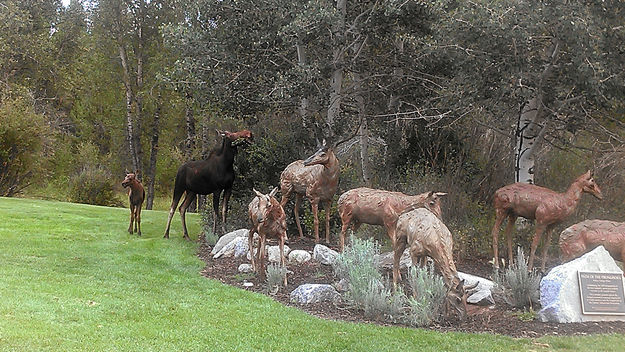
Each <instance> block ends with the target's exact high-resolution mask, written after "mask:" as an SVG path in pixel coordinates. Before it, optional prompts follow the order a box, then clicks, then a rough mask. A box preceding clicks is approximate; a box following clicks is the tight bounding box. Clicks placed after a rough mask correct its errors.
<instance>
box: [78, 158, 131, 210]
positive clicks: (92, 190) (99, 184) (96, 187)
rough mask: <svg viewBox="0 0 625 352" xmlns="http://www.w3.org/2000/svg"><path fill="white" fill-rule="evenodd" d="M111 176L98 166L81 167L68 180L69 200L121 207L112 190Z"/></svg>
mask: <svg viewBox="0 0 625 352" xmlns="http://www.w3.org/2000/svg"><path fill="white" fill-rule="evenodd" d="M113 182H114V181H113V178H112V177H111V174H110V173H109V172H108V171H106V170H105V169H104V168H102V167H100V166H87V167H83V168H82V169H81V170H80V172H78V173H77V174H75V175H72V176H71V177H70V180H69V199H70V201H71V202H74V203H85V204H93V205H105V206H122V205H123V203H122V202H121V201H120V200H119V199H118V198H117V196H116V194H115V191H114V189H113Z"/></svg>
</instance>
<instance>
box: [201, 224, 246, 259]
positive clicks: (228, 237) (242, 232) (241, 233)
mask: <svg viewBox="0 0 625 352" xmlns="http://www.w3.org/2000/svg"><path fill="white" fill-rule="evenodd" d="M249 232H250V231H249V230H248V229H239V230H236V231H232V232H229V233H227V234H225V235H223V236H221V237H219V240H217V243H215V246H214V247H213V250H212V251H211V255H215V254H217V253H219V251H220V250H221V249H222V248H224V246H225V245H227V244H228V243H230V242H232V240H234V239H235V238H237V237H245V238H247V234H248V233H249Z"/></svg>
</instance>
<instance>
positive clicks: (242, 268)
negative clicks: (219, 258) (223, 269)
mask: <svg viewBox="0 0 625 352" xmlns="http://www.w3.org/2000/svg"><path fill="white" fill-rule="evenodd" d="M239 272H240V273H251V272H252V264H247V263H243V264H241V265H239Z"/></svg>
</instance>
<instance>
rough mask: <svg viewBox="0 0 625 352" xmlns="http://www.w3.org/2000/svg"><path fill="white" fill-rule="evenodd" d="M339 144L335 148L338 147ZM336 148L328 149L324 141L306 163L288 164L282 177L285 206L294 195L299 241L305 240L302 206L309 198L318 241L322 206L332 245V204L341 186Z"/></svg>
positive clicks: (283, 204)
mask: <svg viewBox="0 0 625 352" xmlns="http://www.w3.org/2000/svg"><path fill="white" fill-rule="evenodd" d="M338 144H339V143H337V144H336V145H338ZM336 145H335V146H332V147H331V146H327V145H326V142H325V140H324V141H323V145H322V146H321V148H319V150H317V152H316V153H315V154H313V155H311V156H310V157H309V158H308V159H306V160H296V161H294V162H292V163H291V164H289V165H288V166H287V167H286V168H285V169H284V171H282V174H281V175H280V190H281V192H282V200H281V201H280V205H281V206H282V207H284V206H285V205H286V203H287V202H288V201H289V197H290V196H291V194H293V193H295V206H294V208H293V212H294V214H295V223H296V224H297V229H298V231H299V238H300V239H301V238H302V237H304V234H303V232H302V226H301V224H300V221H299V205H300V202H301V200H302V197H303V196H306V198H308V200H309V201H310V204H311V206H312V213H313V218H314V231H315V241H316V242H319V217H318V212H319V204H320V203H323V205H324V209H325V214H326V219H325V224H326V242H327V243H330V205H331V203H332V197H334V194H335V193H336V190H337V188H338V184H339V160H338V159H337V158H336V155H335V154H334V148H335V147H336Z"/></svg>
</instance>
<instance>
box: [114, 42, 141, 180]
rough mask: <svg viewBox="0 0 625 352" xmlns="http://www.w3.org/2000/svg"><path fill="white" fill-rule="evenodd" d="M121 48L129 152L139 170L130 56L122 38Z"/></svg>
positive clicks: (136, 168) (134, 167)
mask: <svg viewBox="0 0 625 352" xmlns="http://www.w3.org/2000/svg"><path fill="white" fill-rule="evenodd" d="M117 42H118V46H119V58H120V60H121V64H122V71H123V72H122V78H123V81H124V89H125V90H126V140H127V141H128V152H129V153H130V158H131V161H132V169H133V170H138V169H139V167H140V163H139V158H138V155H137V149H136V145H135V141H136V139H135V131H134V118H133V113H132V103H133V101H134V96H133V93H132V86H131V84H130V73H129V68H128V56H127V55H126V48H125V47H124V44H123V43H122V40H121V38H118V40H117Z"/></svg>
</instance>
